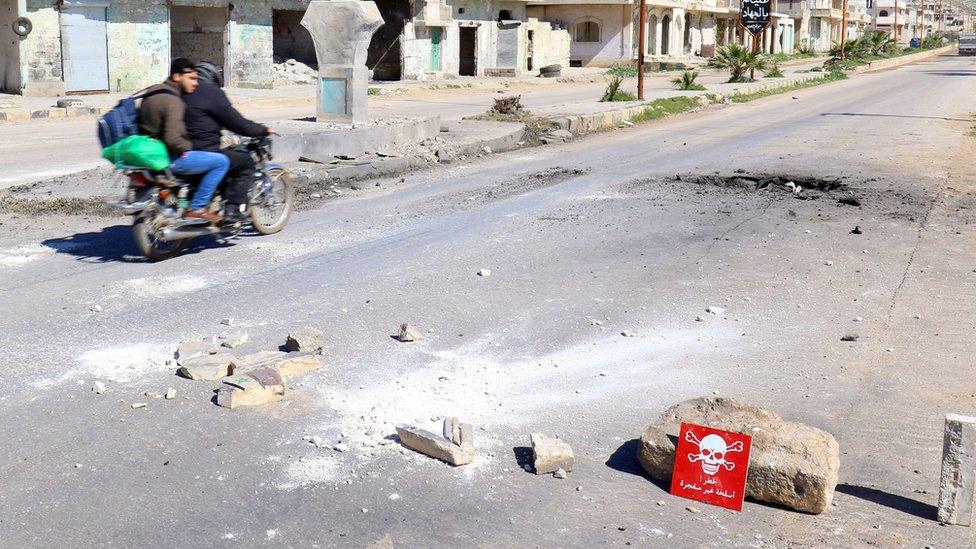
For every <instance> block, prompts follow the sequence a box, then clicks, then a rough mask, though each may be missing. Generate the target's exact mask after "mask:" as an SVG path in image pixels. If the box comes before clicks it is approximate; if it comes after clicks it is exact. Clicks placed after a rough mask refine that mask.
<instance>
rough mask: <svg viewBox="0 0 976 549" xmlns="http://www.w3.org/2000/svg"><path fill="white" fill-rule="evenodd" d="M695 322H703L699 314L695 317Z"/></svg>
mask: <svg viewBox="0 0 976 549" xmlns="http://www.w3.org/2000/svg"><path fill="white" fill-rule="evenodd" d="M695 322H705V319H704V318H702V317H701V316H700V315H699V316H696V317H695Z"/></svg>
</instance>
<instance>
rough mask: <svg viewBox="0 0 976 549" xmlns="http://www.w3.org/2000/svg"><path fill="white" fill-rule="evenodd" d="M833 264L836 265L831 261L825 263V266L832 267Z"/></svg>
mask: <svg viewBox="0 0 976 549" xmlns="http://www.w3.org/2000/svg"><path fill="white" fill-rule="evenodd" d="M833 264H834V262H833V261H831V260H829V259H828V260H827V261H824V265H826V266H828V267H830V266H832V265H833Z"/></svg>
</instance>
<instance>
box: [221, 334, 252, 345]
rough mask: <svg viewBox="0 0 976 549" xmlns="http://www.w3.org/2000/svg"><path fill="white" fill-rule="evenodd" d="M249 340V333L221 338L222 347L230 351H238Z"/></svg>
mask: <svg viewBox="0 0 976 549" xmlns="http://www.w3.org/2000/svg"><path fill="white" fill-rule="evenodd" d="M248 339H249V338H248V335H247V332H233V333H231V334H227V335H224V336H222V337H221V338H220V345H221V346H223V347H227V348H228V349H236V348H237V347H240V346H241V345H244V344H245V343H247V340H248Z"/></svg>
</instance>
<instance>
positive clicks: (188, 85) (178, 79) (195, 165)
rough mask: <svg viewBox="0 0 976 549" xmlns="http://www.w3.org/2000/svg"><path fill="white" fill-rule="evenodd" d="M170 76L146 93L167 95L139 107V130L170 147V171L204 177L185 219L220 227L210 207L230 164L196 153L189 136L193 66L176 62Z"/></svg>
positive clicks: (217, 156) (149, 99) (148, 99)
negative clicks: (186, 100) (188, 104)
mask: <svg viewBox="0 0 976 549" xmlns="http://www.w3.org/2000/svg"><path fill="white" fill-rule="evenodd" d="M169 73H170V76H169V78H168V79H167V80H166V81H165V82H163V83H162V84H157V85H155V86H152V87H150V88H148V89H147V90H146V92H147V93H152V92H154V91H157V90H164V91H166V93H156V94H155V95H150V96H148V97H146V98H145V99H143V101H142V105H141V106H140V107H139V130H140V132H141V133H143V134H146V135H148V136H150V137H154V138H156V139H159V140H160V141H162V142H163V143H165V144H166V148H167V149H168V150H169V153H170V158H171V159H172V164H171V165H170V170H171V171H172V172H173V173H174V174H176V175H203V178H202V179H201V180H200V185H199V186H198V187H197V190H196V192H195V193H194V195H193V198H192V199H191V201H190V207H189V209H188V210H187V211H186V212H185V214H184V217H186V218H189V219H203V220H205V221H209V222H211V223H219V222H220V221H221V217H220V215H219V214H216V213H213V212H211V211H210V210H209V208H208V206H209V205H210V201H211V199H212V198H213V195H214V193H215V192H216V191H217V186H218V185H220V182H221V181H223V179H224V176H225V175H227V170H228V169H229V168H230V160H228V158H227V157H226V156H224V155H222V154H219V153H215V152H209V151H203V150H197V149H195V148H194V146H193V142H192V141H191V140H190V138H189V135H188V134H187V130H186V123H185V120H184V114H185V112H186V106H185V105H184V103H183V100H182V98H183V97H188V96H190V95H192V94H193V93H194V92H195V91H196V89H197V86H198V78H197V70H196V67H195V66H194V64H193V62H192V61H190V60H189V59H185V58H182V57H181V58H178V59H174V60H173V63H172V65H171V66H170V71H169Z"/></svg>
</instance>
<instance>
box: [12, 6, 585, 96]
mask: <svg viewBox="0 0 976 549" xmlns="http://www.w3.org/2000/svg"><path fill="white" fill-rule="evenodd" d="M308 3H309V0H0V60H2V63H0V89H2V91H3V92H6V93H22V94H25V95H64V94H66V93H104V92H126V91H133V90H138V89H141V88H143V87H145V86H148V85H150V84H153V83H155V82H159V81H160V80H162V79H164V78H165V77H166V72H167V69H168V66H169V62H170V60H171V59H173V58H175V57H189V58H191V59H196V60H208V61H213V62H214V63H216V64H218V65H220V66H222V67H224V74H225V78H226V80H227V83H228V85H231V86H239V87H258V88H270V87H273V86H274V81H275V70H274V64H275V63H276V62H278V63H280V62H282V61H285V60H288V59H294V60H296V61H298V62H301V63H304V64H306V65H310V66H314V65H315V63H316V59H315V48H314V45H313V43H312V39H311V36H309V34H308V32H307V31H306V30H305V29H304V27H302V26H301V20H302V18H303V17H304V14H305V9H306V8H307V7H308ZM376 4H377V6H378V7H379V9H380V12H381V13H382V15H383V18H384V21H385V24H384V26H383V27H381V28H380V30H379V31H378V32H377V33H376V35H375V36H374V39H373V42H372V44H371V46H370V49H369V59H368V62H367V66H369V67H370V68H371V69H372V70H373V74H374V78H375V79H377V80H400V79H425V78H431V77H441V76H447V75H457V76H484V75H491V74H524V73H527V72H532V71H536V70H538V69H539V68H540V67H542V66H545V65H550V64H556V63H559V64H563V65H565V64H567V63H568V60H569V43H570V40H569V35H568V34H567V33H566V32H565V31H562V30H558V29H553V27H552V26H551V25H550V24H549V23H544V22H540V21H538V20H534V19H528V18H526V9H525V6H526V3H525V2H524V1H511V0H507V1H492V0H480V1H479V0H447V1H444V0H441V1H440V2H438V1H437V0H376Z"/></svg>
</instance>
